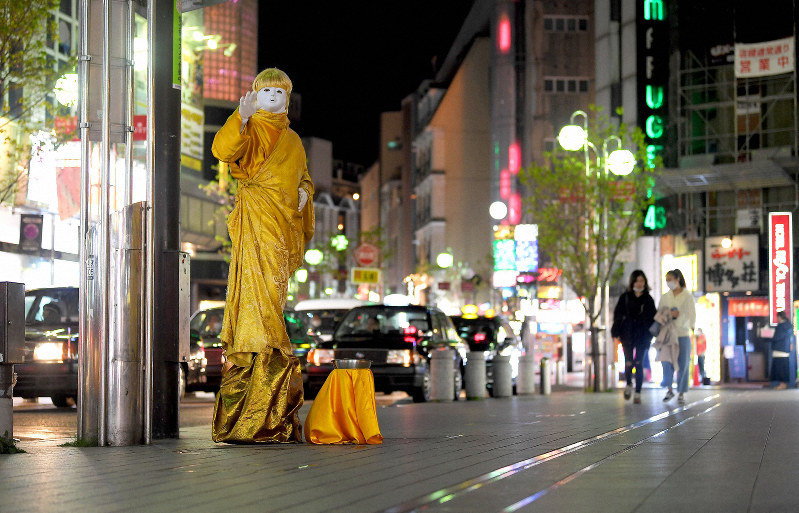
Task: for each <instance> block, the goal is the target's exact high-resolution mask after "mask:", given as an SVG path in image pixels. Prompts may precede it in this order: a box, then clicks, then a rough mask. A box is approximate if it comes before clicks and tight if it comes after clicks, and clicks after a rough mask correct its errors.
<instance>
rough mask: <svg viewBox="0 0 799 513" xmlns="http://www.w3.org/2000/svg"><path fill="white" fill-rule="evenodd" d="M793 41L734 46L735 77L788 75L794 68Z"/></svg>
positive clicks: (784, 40) (787, 38) (790, 38)
mask: <svg viewBox="0 0 799 513" xmlns="http://www.w3.org/2000/svg"><path fill="white" fill-rule="evenodd" d="M793 60H794V39H793V37H786V38H785V39H777V40H776V41H766V42H763V43H753V44H736V45H735V76H736V77H738V78H741V77H765V76H768V75H779V74H780V73H790V72H792V71H793V68H794V63H793Z"/></svg>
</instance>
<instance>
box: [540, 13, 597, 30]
mask: <svg viewBox="0 0 799 513" xmlns="http://www.w3.org/2000/svg"><path fill="white" fill-rule="evenodd" d="M544 30H545V31H547V32H587V31H588V17H587V16H544Z"/></svg>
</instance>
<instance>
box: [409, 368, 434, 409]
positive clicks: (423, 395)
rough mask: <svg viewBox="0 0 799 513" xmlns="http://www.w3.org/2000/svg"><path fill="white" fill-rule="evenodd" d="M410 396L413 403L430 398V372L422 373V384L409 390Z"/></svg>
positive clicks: (424, 401) (422, 401) (423, 401)
mask: <svg viewBox="0 0 799 513" xmlns="http://www.w3.org/2000/svg"><path fill="white" fill-rule="evenodd" d="M411 397H412V398H413V402H415V403H426V402H427V401H429V400H430V372H429V371H427V372H425V373H424V379H423V380H422V386H420V387H417V388H414V389H413V390H412V391H411Z"/></svg>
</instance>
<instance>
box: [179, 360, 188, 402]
mask: <svg viewBox="0 0 799 513" xmlns="http://www.w3.org/2000/svg"><path fill="white" fill-rule="evenodd" d="M178 369H180V370H179V371H178V399H179V400H181V401H182V400H183V397H185V396H186V370H185V369H184V368H183V365H180V366H178Z"/></svg>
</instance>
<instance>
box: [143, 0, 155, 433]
mask: <svg viewBox="0 0 799 513" xmlns="http://www.w3.org/2000/svg"><path fill="white" fill-rule="evenodd" d="M154 1H155V0H150V1H148V2H147V170H148V171H149V175H148V176H147V191H146V192H147V199H146V208H145V213H144V218H145V230H146V235H145V239H144V240H145V248H146V249H145V252H144V253H145V254H144V280H143V281H144V289H145V294H144V312H145V313H144V443H145V444H150V443H151V442H152V439H153V330H154V323H153V318H154V315H155V302H154V300H153V290H154V287H155V279H154V275H153V262H154V261H155V248H154V244H153V241H154V235H153V184H154V183H155V166H154V165H153V162H154V154H155V135H154V134H155V130H154V129H153V126H152V124H153V123H152V120H153V116H154V114H155V106H154V102H153V75H154V73H153V61H154V60H155V59H154V58H153V52H152V50H151V49H152V48H153V43H154V36H153V27H152V23H153V18H154V16H155V14H154V11H155V8H154V6H153V2H154Z"/></svg>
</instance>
